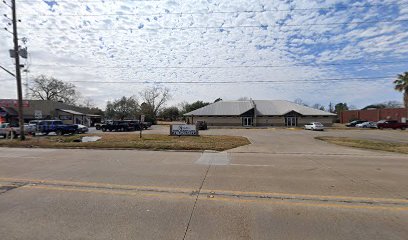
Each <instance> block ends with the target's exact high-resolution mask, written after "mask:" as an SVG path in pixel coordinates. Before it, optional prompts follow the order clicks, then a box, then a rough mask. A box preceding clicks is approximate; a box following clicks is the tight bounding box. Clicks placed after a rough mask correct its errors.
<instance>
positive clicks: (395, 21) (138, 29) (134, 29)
mask: <svg viewBox="0 0 408 240" xmlns="http://www.w3.org/2000/svg"><path fill="white" fill-rule="evenodd" d="M399 22H408V19H400V20H376V21H359V22H338V23H309V24H282V25H279V24H274V25H273V26H280V27H301V26H339V25H360V24H366V23H399ZM269 27H271V25H269V24H261V25H238V26H197V27H192V26H190V27H158V28H144V27H143V28H76V29H73V28H50V27H49V28H47V27H43V28H40V27H28V28H27V27H25V28H21V29H28V30H30V29H31V30H59V31H69V30H83V31H143V30H145V31H152V30H188V29H234V28H260V29H263V30H267V29H268V28H269Z"/></svg>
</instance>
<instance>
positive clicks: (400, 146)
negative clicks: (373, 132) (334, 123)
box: [315, 137, 408, 154]
mask: <svg viewBox="0 0 408 240" xmlns="http://www.w3.org/2000/svg"><path fill="white" fill-rule="evenodd" d="M315 138H316V139H318V140H322V141H325V142H328V143H333V144H337V145H341V146H347V147H355V148H363V149H372V150H379V151H387V152H397V153H405V154H408V144H406V143H390V142H383V141H371V140H362V139H353V138H347V137H315Z"/></svg>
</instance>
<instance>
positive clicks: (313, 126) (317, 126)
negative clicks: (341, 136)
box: [305, 122, 324, 131]
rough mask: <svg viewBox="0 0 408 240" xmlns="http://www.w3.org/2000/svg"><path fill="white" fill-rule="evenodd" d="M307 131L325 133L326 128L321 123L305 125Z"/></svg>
mask: <svg viewBox="0 0 408 240" xmlns="http://www.w3.org/2000/svg"><path fill="white" fill-rule="evenodd" d="M305 129H306V130H312V131H323V130H324V126H323V124H321V123H319V122H311V123H308V124H306V125H305Z"/></svg>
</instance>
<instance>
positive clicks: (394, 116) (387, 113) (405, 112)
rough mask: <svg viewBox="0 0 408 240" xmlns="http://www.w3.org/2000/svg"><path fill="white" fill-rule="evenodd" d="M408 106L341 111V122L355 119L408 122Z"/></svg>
mask: <svg viewBox="0 0 408 240" xmlns="http://www.w3.org/2000/svg"><path fill="white" fill-rule="evenodd" d="M407 118H408V108H380V109H366V110H349V111H343V112H341V113H340V123H348V122H351V121H353V120H365V121H372V122H378V121H380V120H397V121H399V122H407Z"/></svg>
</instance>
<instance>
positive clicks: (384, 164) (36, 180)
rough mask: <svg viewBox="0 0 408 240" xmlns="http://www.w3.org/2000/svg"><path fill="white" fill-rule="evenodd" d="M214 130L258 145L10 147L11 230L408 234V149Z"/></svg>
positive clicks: (243, 235) (98, 235)
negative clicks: (217, 149)
mask: <svg viewBox="0 0 408 240" xmlns="http://www.w3.org/2000/svg"><path fill="white" fill-rule="evenodd" d="M156 130H157V129H156ZM152 132H153V131H152ZM206 134H234V135H244V136H247V137H248V138H249V139H250V140H251V142H252V144H251V145H248V146H243V147H240V148H236V149H232V150H230V151H227V152H221V153H214V152H204V153H201V152H154V151H132V150H125V151H112V150H55V149H5V148H0V239H2V240H3V239H5V240H7V239H41V240H43V239H98V240H99V239H381V240H383V239H407V236H408V228H407V226H408V157H407V156H406V155H401V154H391V153H383V152H375V151H365V150H359V149H351V148H346V147H339V146H335V145H331V144H327V143H324V142H321V141H318V140H315V139H313V137H314V136H316V135H317V134H322V133H315V132H308V131H295V130H294V131H291V130H283V129H277V130H270V129H262V130H261V129H260V130H224V129H223V130H218V131H217V130H211V131H209V132H207V133H206ZM324 134H325V133H324ZM342 134H343V133H342ZM344 134H346V133H344ZM399 134H400V133H399Z"/></svg>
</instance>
